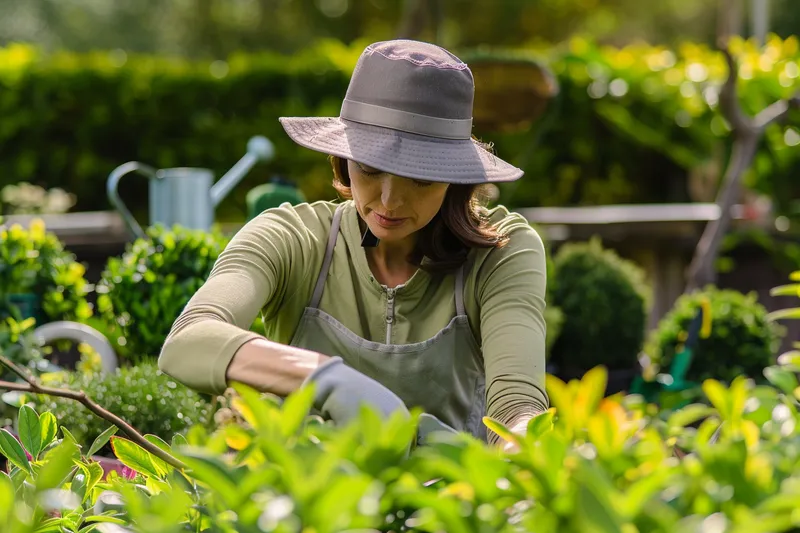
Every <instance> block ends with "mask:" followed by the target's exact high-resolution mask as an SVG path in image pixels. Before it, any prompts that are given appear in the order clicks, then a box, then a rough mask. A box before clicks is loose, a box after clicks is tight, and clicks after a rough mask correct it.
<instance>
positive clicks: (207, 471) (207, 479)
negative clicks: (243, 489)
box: [181, 450, 238, 508]
mask: <svg viewBox="0 0 800 533" xmlns="http://www.w3.org/2000/svg"><path fill="white" fill-rule="evenodd" d="M181 459H182V460H183V462H184V463H186V465H187V466H188V467H189V469H190V470H191V471H190V472H189V474H190V475H191V477H193V478H194V479H196V480H198V481H200V482H202V483H205V484H206V485H208V486H209V487H212V488H213V490H214V492H215V493H216V494H218V495H219V496H220V498H222V500H223V502H224V503H225V505H226V506H228V508H231V507H232V506H233V505H234V503H235V501H236V498H237V487H238V483H237V479H236V478H235V477H234V475H233V472H231V467H230V466H229V465H227V464H225V463H224V462H223V461H222V460H221V459H219V458H217V457H215V456H211V455H206V453H205V452H204V451H197V450H195V451H187V452H185V453H183V454H181Z"/></svg>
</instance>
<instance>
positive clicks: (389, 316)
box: [386, 288, 397, 344]
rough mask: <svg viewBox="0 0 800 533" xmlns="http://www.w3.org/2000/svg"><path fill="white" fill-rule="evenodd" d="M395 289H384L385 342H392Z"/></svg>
mask: <svg viewBox="0 0 800 533" xmlns="http://www.w3.org/2000/svg"><path fill="white" fill-rule="evenodd" d="M396 291H397V289H389V288H387V289H386V344H391V343H392V325H393V324H394V294H395V292H396Z"/></svg>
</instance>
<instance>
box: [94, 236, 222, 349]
mask: <svg viewBox="0 0 800 533" xmlns="http://www.w3.org/2000/svg"><path fill="white" fill-rule="evenodd" d="M226 244H227V238H226V237H225V236H223V235H222V234H220V233H218V232H216V231H213V232H204V231H200V230H191V229H187V228H183V227H180V226H175V227H173V228H172V229H169V228H165V227H163V226H160V225H157V226H152V227H150V228H148V229H147V238H146V239H137V240H136V241H135V242H133V243H131V244H129V245H128V246H127V248H126V251H125V253H124V254H123V255H122V256H121V257H112V258H110V259H109V260H108V263H107V265H106V269H105V270H104V271H103V274H102V277H101V280H100V282H99V283H98V284H97V289H96V290H97V293H98V299H97V307H98V310H99V311H100V312H101V313H102V314H103V317H104V318H105V320H106V321H107V322H108V323H109V324H111V325H114V326H116V327H118V328H119V334H120V335H121V337H122V339H118V340H117V343H118V344H120V345H121V347H122V350H123V351H124V353H126V354H129V357H132V355H130V354H136V355H137V356H139V354H141V357H157V356H158V354H159V352H160V351H161V346H162V345H163V343H164V340H165V339H166V337H167V335H168V334H169V330H170V328H171V327H172V324H173V322H174V321H175V319H176V318H177V317H178V315H179V314H180V312H181V310H182V309H183V308H184V306H185V305H186V304H187V303H188V302H189V300H190V299H191V297H192V295H193V294H194V293H195V292H196V291H197V289H199V288H200V286H202V285H203V283H205V281H206V278H208V275H209V273H210V272H211V268H212V267H213V266H214V262H215V261H216V260H217V257H218V256H219V254H220V253H221V252H222V250H223V249H224V248H225V245H226ZM112 334H113V333H112Z"/></svg>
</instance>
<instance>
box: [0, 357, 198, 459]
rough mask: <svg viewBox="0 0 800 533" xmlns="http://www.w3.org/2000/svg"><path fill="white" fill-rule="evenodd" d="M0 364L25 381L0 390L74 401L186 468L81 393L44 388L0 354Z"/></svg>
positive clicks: (2, 384)
mask: <svg viewBox="0 0 800 533" xmlns="http://www.w3.org/2000/svg"><path fill="white" fill-rule="evenodd" d="M0 364H2V365H3V366H5V367H8V369H9V370H11V371H12V372H14V373H15V374H16V375H18V376H19V377H20V378H22V379H23V380H25V383H12V382H10V381H2V380H0V389H3V390H13V391H20V392H30V393H34V394H44V395H47V396H55V397H58V398H67V399H70V400H75V401H76V402H80V403H81V404H83V405H84V406H85V407H86V408H87V409H89V410H90V411H91V412H92V413H94V414H95V415H97V416H99V417H100V418H102V419H104V420H106V421H108V422H110V423H112V424H114V425H115V426H117V427H118V428H120V429H121V430H122V431H124V432H125V434H126V435H127V436H128V437H129V438H130V439H131V440H132V441H133V442H135V443H136V444H138V445H139V446H141V447H142V448H144V449H145V450H147V451H148V452H150V453H152V454H153V455H155V456H156V457H158V458H159V459H162V460H163V461H165V462H166V463H168V464H170V465H172V466H174V467H175V468H177V469H179V470H183V469H184V468H186V465H184V464H183V463H182V462H181V461H179V460H178V459H176V458H175V457H173V456H172V455H171V454H169V453H167V452H166V451H164V450H162V449H161V448H159V447H158V446H156V445H155V444H153V443H152V442H150V441H148V440H147V439H145V438H144V437H143V436H142V434H141V433H139V432H138V431H136V429H135V428H134V427H133V426H131V425H130V424H128V423H127V422H125V421H124V420H123V419H122V418H120V417H118V416H117V415H115V414H114V413H112V412H111V411H109V410H107V409H105V408H103V407H101V406H100V405H98V404H97V403H95V402H93V401H92V400H91V398H89V397H88V396H86V394H85V393H84V392H83V391H74V390H69V389H57V388H54V387H46V386H44V385H40V384H39V383H37V381H36V380H35V379H34V378H33V377H32V376H30V375H29V374H28V373H27V372H26V371H25V370H23V369H22V368H20V367H19V366H17V365H16V364H15V363H13V362H12V361H11V360H9V359H8V358H7V357H5V356H4V355H2V354H1V353H0Z"/></svg>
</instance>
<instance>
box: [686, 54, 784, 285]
mask: <svg viewBox="0 0 800 533" xmlns="http://www.w3.org/2000/svg"><path fill="white" fill-rule="evenodd" d="M721 49H722V54H723V56H724V57H725V61H726V63H727V64H728V77H727V79H726V80H725V83H724V84H723V85H722V88H721V90H720V95H719V101H720V110H721V112H722V114H723V116H724V117H725V118H726V119H727V120H728V122H729V123H730V125H731V128H732V130H733V131H732V134H733V148H732V152H731V159H730V161H729V163H728V168H727V170H726V171H725V175H724V177H723V179H722V184H721V185H720V189H719V192H718V193H717V201H716V203H717V205H718V206H719V218H717V219H716V220H712V221H711V222H709V223H708V224H707V225H706V227H705V229H704V230H703V234H702V236H701V237H700V240H699V242H698V243H697V247H696V248H695V252H694V257H693V258H692V262H691V264H690V265H689V270H688V278H689V279H688V283H687V285H686V290H685V292H691V291H693V290H695V289H699V288H701V287H702V286H704V285H706V284H709V283H713V282H714V281H715V279H716V272H715V270H714V262H715V261H716V259H717V256H718V255H719V249H720V246H721V244H722V239H723V237H724V236H725V234H726V233H727V232H728V228H729V227H730V224H731V211H732V210H733V206H734V205H735V204H736V200H737V198H738V196H739V188H740V185H741V181H742V176H743V175H744V173H745V172H746V171H747V169H748V168H749V167H750V165H751V164H752V162H753V158H754V157H755V155H756V152H757V150H758V142H759V139H760V138H761V136H762V135H763V133H764V130H765V129H766V128H767V127H768V126H770V125H771V124H774V123H776V122H779V121H782V120H784V119H785V118H786V117H787V116H788V114H789V110H790V109H791V108H798V107H800V92H798V93H797V94H796V95H795V96H794V97H792V98H790V99H789V100H781V101H779V102H775V103H774V104H772V105H770V106H768V107H767V108H765V109H764V110H762V111H761V112H760V113H758V114H757V115H756V116H755V117H753V118H751V117H749V116H747V114H745V112H744V111H743V110H742V108H741V106H740V104H739V96H738V91H737V88H736V82H737V79H738V73H739V67H738V65H737V63H736V60H735V59H734V57H733V54H731V52H730V50H729V49H728V47H727V45H726V44H724V43H723V44H722V45H721Z"/></svg>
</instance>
